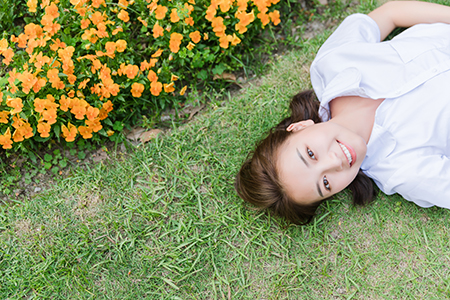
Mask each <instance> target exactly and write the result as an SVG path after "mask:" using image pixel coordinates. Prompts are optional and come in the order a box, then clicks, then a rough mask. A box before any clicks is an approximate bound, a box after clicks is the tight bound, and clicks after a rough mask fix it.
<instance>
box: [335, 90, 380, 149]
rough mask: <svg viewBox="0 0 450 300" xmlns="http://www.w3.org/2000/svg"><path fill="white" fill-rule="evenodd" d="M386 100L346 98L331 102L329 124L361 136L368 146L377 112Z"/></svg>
mask: <svg viewBox="0 0 450 300" xmlns="http://www.w3.org/2000/svg"><path fill="white" fill-rule="evenodd" d="M383 100H384V99H376V100H374V99H369V98H362V97H358V96H344V97H338V98H336V99H333V100H332V101H331V102H330V113H331V119H330V121H329V122H334V123H337V124H339V125H341V126H344V127H346V128H348V129H349V130H351V131H353V132H355V133H356V134H358V135H360V136H361V137H362V138H363V139H364V141H366V144H367V143H368V142H369V139H370V135H371V133H372V128H373V124H374V121H375V112H376V110H377V108H378V106H380V104H381V103H382V102H383Z"/></svg>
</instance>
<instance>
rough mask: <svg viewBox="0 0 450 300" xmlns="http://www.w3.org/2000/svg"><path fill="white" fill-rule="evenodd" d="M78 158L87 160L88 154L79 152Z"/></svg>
mask: <svg viewBox="0 0 450 300" xmlns="http://www.w3.org/2000/svg"><path fill="white" fill-rule="evenodd" d="M78 158H79V159H85V158H86V153H84V152H83V151H80V152H78Z"/></svg>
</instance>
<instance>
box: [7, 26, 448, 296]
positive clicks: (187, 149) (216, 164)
mask: <svg viewBox="0 0 450 300" xmlns="http://www.w3.org/2000/svg"><path fill="white" fill-rule="evenodd" d="M328 34H329V32H326V33H324V34H322V35H319V36H317V37H316V38H314V39H313V40H310V41H306V42H305V43H304V48H303V51H294V52H292V53H288V54H286V55H285V56H283V57H282V58H280V59H279V60H277V61H273V62H272V65H271V69H270V71H269V72H268V74H267V75H266V76H265V77H263V78H262V79H261V80H259V81H258V82H255V83H254V84H253V85H251V86H250V87H248V88H246V89H244V90H243V91H242V93H241V94H240V95H237V96H233V97H227V96H226V95H225V98H226V99H220V100H218V101H217V102H213V103H212V104H211V105H210V108H209V109H208V111H207V112H205V113H202V114H201V115H200V116H199V117H197V118H196V119H195V120H194V121H193V122H191V123H189V124H187V125H185V126H183V127H180V128H178V129H174V130H172V131H171V132H170V133H167V134H166V135H164V136H162V137H160V138H158V139H157V140H154V141H152V142H151V143H149V144H147V145H146V146H144V147H141V148H138V149H136V150H135V151H134V152H133V153H128V154H118V155H117V157H114V158H113V159H112V160H110V161H107V162H104V163H101V164H98V165H91V166H89V167H87V168H85V169H78V170H74V171H73V172H72V176H71V177H69V178H66V179H64V180H59V181H58V182H57V184H56V185H55V186H54V187H53V188H52V189H50V190H48V191H46V192H45V193H43V194H38V195H37V196H35V197H33V198H32V199H26V200H23V201H20V202H19V201H13V202H11V203H9V204H8V205H3V206H0V230H1V231H0V257H1V258H0V298H1V299H174V300H175V299H444V298H448V297H450V282H449V280H450V279H449V278H450V269H449V265H450V257H449V254H450V244H449V238H450V237H449V232H450V222H449V219H450V212H449V211H448V210H445V209H439V208H431V209H423V208H420V207H418V206H416V205H414V204H413V203H409V202H407V201H405V200H403V199H402V198H401V197H399V196H397V195H394V196H386V195H383V194H380V195H379V197H378V199H377V201H376V202H375V203H374V204H373V205H370V206H368V207H365V208H353V207H352V206H351V204H350V200H349V195H348V194H347V192H343V193H341V194H339V195H337V196H336V197H335V199H333V200H331V201H329V202H327V203H326V204H325V205H323V206H322V207H321V209H320V210H321V212H320V215H319V216H318V218H316V219H315V221H314V222H313V223H312V224H311V225H310V226H304V227H300V226H294V225H288V224H286V223H285V222H284V221H282V220H279V219H274V218H272V217H270V216H269V215H266V214H264V213H258V212H256V211H254V210H252V209H251V208H249V207H247V206H246V205H243V203H242V200H240V199H239V198H238V197H237V196H236V193H235V191H234V189H233V181H234V177H235V174H236V172H237V170H238V168H239V166H240V164H241V163H242V161H243V160H244V158H245V156H246V155H247V153H248V151H249V150H250V149H252V147H253V145H254V143H255V142H256V141H257V140H259V139H260V138H261V137H262V136H263V135H264V132H266V130H267V129H269V128H270V127H271V126H273V125H274V124H276V123H277V121H278V120H280V119H281V117H282V116H283V115H285V114H286V113H287V109H286V108H287V104H288V102H289V98H290V97H291V96H292V95H293V94H294V93H296V92H297V91H299V90H301V89H305V88H309V87H310V86H309V77H308V74H307V70H308V67H309V64H310V63H311V61H312V59H313V57H314V53H315V52H316V51H317V49H318V47H319V46H320V45H321V43H322V42H323V41H324V40H325V39H326V36H327V35H328ZM223 100H224V101H223Z"/></svg>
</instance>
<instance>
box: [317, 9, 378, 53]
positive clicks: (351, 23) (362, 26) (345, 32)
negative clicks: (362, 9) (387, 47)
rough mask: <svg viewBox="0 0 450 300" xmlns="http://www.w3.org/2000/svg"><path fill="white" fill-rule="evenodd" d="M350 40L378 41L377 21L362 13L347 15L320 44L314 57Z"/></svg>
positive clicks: (350, 41)
mask: <svg viewBox="0 0 450 300" xmlns="http://www.w3.org/2000/svg"><path fill="white" fill-rule="evenodd" d="M352 42H367V43H379V42H380V29H379V28H378V25H377V23H376V22H375V21H374V20H373V19H372V18H371V17H369V16H368V15H364V14H353V15H350V16H348V17H347V18H345V20H344V21H343V22H342V23H341V25H339V27H338V28H337V29H336V30H335V31H334V32H333V34H332V35H331V36H330V37H329V38H328V39H327V40H326V41H325V43H324V44H323V45H322V47H321V48H320V50H319V52H318V53H317V56H316V59H318V58H320V57H321V56H323V55H326V54H327V53H328V52H329V51H331V50H333V49H336V48H338V47H339V46H342V45H345V44H348V43H352Z"/></svg>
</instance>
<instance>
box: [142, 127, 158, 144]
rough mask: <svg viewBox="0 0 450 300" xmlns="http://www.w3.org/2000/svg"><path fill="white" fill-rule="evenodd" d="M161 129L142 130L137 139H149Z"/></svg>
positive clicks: (143, 140)
mask: <svg viewBox="0 0 450 300" xmlns="http://www.w3.org/2000/svg"><path fill="white" fill-rule="evenodd" d="M161 131H162V130H161V129H152V130H149V131H146V132H143V133H142V134H141V135H140V136H139V140H140V141H141V143H145V142H148V141H150V140H151V139H154V138H155V137H156V136H157V135H158V134H159V133H160V132H161Z"/></svg>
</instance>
